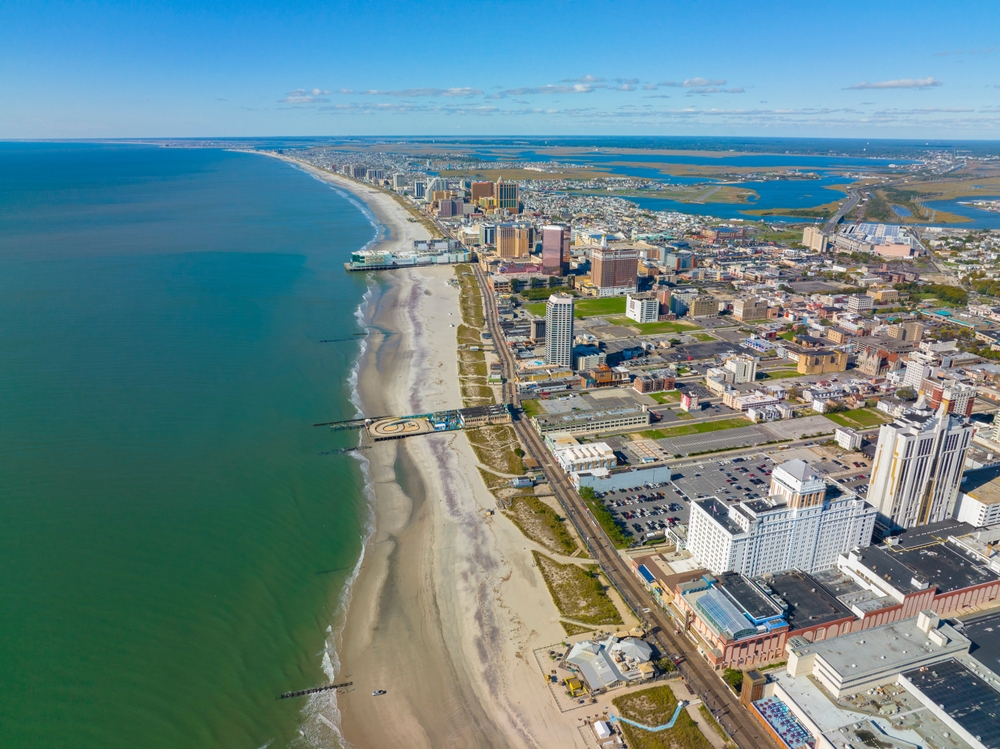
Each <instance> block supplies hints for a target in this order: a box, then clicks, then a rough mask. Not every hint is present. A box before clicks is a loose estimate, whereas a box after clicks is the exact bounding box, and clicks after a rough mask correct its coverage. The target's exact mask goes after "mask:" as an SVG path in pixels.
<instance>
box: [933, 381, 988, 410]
mask: <svg viewBox="0 0 1000 749" xmlns="http://www.w3.org/2000/svg"><path fill="white" fill-rule="evenodd" d="M976 392H977V391H976V386H975V385H965V384H963V383H961V382H936V383H934V388H933V389H932V390H931V392H930V397H931V401H930V407H931V408H933V409H937V408H938V407H939V406H941V405H942V404H944V405H945V409H946V410H947V411H948V413H950V414H955V415H956V416H964V417H966V418H969V417H970V416H972V407H973V406H974V405H975V404H976Z"/></svg>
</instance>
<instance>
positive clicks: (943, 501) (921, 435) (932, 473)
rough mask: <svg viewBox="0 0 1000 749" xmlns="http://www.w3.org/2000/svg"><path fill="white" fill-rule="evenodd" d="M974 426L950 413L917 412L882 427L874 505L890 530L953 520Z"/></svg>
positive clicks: (873, 487) (872, 497) (870, 494)
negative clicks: (951, 518)
mask: <svg viewBox="0 0 1000 749" xmlns="http://www.w3.org/2000/svg"><path fill="white" fill-rule="evenodd" d="M972 434H973V426H972V424H970V423H969V422H968V421H966V420H965V419H961V418H958V417H956V416H953V415H951V414H949V413H948V411H947V406H946V405H945V403H944V402H942V403H941V406H940V407H939V408H938V410H937V412H936V413H935V412H933V411H929V410H922V409H921V410H913V411H910V412H908V413H905V414H903V415H902V416H900V417H899V418H898V419H896V420H895V421H894V422H893V423H892V424H883V425H882V426H881V427H879V434H878V447H876V449H875V462H874V463H873V464H872V473H871V481H870V482H869V483H868V501H869V502H871V503H872V504H873V505H874V506H875V508H876V509H877V510H878V513H879V525H880V526H882V527H883V528H884V529H886V530H892V529H899V528H913V527H914V526H918V525H927V524H928V523H937V522H940V521H942V520H944V519H945V518H948V517H951V514H952V511H953V509H954V507H955V501H956V500H957V499H958V490H959V485H960V484H961V481H962V472H963V470H964V468H965V453H966V450H967V449H968V447H969V443H970V442H971V441H972Z"/></svg>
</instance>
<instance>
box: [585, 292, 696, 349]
mask: <svg viewBox="0 0 1000 749" xmlns="http://www.w3.org/2000/svg"><path fill="white" fill-rule="evenodd" d="M601 301H603V300H601ZM623 311H624V310H623ZM608 322H611V323H614V324H615V325H626V326H628V327H630V328H635V329H636V330H638V331H639V332H640V333H642V334H643V335H653V334H656V333H687V332H689V331H692V330H701V326H699V325H694V324H693V323H686V322H674V321H673V320H664V321H663V322H643V323H638V322H636V321H635V320H631V319H629V318H627V317H625V316H622V317H609V318H608ZM707 340H709V341H714V340H715V338H713V337H712V336H709V337H708V339H707Z"/></svg>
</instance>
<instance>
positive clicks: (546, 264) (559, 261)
mask: <svg viewBox="0 0 1000 749" xmlns="http://www.w3.org/2000/svg"><path fill="white" fill-rule="evenodd" d="M487 184H489V183H487ZM570 238H571V230H570V228H569V227H568V226H562V225H560V226H544V227H542V272H543V273H550V274H552V275H554V276H562V275H565V274H566V273H567V272H568V271H569V245H570Z"/></svg>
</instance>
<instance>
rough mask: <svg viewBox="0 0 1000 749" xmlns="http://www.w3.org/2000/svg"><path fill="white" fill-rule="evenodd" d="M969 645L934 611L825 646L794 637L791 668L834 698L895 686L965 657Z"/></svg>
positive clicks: (873, 628) (794, 673)
mask: <svg viewBox="0 0 1000 749" xmlns="http://www.w3.org/2000/svg"><path fill="white" fill-rule="evenodd" d="M969 645H970V642H969V640H968V639H967V638H966V637H964V636H963V635H962V634H961V633H960V632H958V631H957V630H956V629H955V628H954V627H952V626H950V625H948V624H942V623H941V619H940V617H939V616H938V615H937V614H936V613H934V612H933V611H921V612H919V614H918V616H916V617H914V618H909V619H906V620H903V621H900V622H894V623H892V624H886V625H883V626H881V627H872V628H871V629H867V630H865V631H864V632H863V633H859V634H853V633H852V634H846V633H845V634H844V635H843V636H840V637H835V638H832V639H828V640H824V641H822V642H807V641H805V640H804V639H803V640H799V639H798V638H794V639H793V640H791V641H789V643H788V665H787V666H786V670H787V672H788V674H789V675H790V676H792V677H799V676H812V677H813V678H814V679H816V681H818V682H819V683H820V684H822V685H823V687H824V688H825V689H826V690H827V691H828V692H829V693H830V694H831V695H833V696H834V697H836V698H840V697H843V696H845V695H848V694H853V693H856V692H861V691H863V690H866V689H871V688H873V687H880V686H883V685H885V684H892V683H895V682H896V681H897V679H898V677H899V674H900V673H901V672H903V671H908V670H910V669H918V668H926V667H928V666H931V665H933V664H935V663H940V662H942V661H946V660H948V659H950V658H952V657H954V656H955V655H957V654H960V653H966V652H968V650H969Z"/></svg>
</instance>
